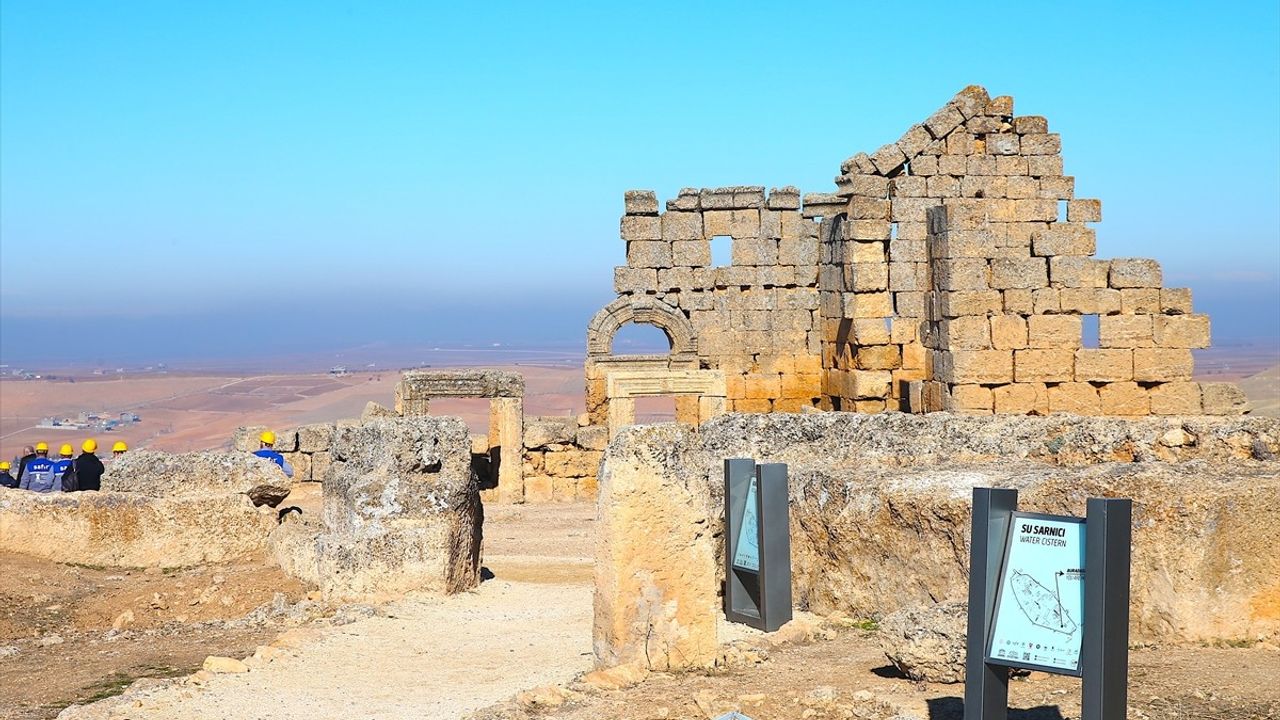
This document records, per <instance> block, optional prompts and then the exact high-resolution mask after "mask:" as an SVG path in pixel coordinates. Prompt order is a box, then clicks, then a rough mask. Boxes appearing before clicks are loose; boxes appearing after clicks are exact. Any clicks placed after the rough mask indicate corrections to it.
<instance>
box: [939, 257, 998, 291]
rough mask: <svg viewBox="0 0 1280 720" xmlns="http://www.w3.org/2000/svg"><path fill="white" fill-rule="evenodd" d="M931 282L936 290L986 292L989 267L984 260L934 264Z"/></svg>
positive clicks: (953, 260)
mask: <svg viewBox="0 0 1280 720" xmlns="http://www.w3.org/2000/svg"><path fill="white" fill-rule="evenodd" d="M933 282H934V285H935V287H936V288H937V289H938V290H987V289H988V288H990V287H991V277H990V266H989V265H988V264H987V260H986V259H984V258H954V259H952V260H948V261H946V262H939V263H935V264H934V269H933Z"/></svg>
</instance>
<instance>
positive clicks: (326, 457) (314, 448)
mask: <svg viewBox="0 0 1280 720" xmlns="http://www.w3.org/2000/svg"><path fill="white" fill-rule="evenodd" d="M358 422H360V421H359V420H343V421H340V422H337V423H315V424H312V425H303V426H301V427H298V428H293V429H289V430H278V431H276V444H275V446H274V449H275V450H276V452H278V453H280V454H281V455H283V456H284V459H285V460H286V461H288V463H289V464H290V465H292V466H293V481H294V482H324V480H325V478H326V477H328V475H329V471H330V469H331V468H332V466H333V453H332V452H331V448H332V447H333V436H334V433H335V432H337V429H338V427H339V426H342V425H354V424H356V423H358ZM267 429H268V428H267V427H266V426H262V425H249V426H244V427H239V428H236V431H235V433H234V434H233V435H232V437H231V446H232V447H233V448H235V449H236V450H242V451H244V452H253V451H255V450H257V449H258V448H259V447H261V443H260V442H259V441H258V436H259V435H261V434H262V431H264V430H267Z"/></svg>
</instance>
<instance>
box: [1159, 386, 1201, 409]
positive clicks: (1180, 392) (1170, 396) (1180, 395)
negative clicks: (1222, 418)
mask: <svg viewBox="0 0 1280 720" xmlns="http://www.w3.org/2000/svg"><path fill="white" fill-rule="evenodd" d="M1202 409H1203V408H1202V406H1201V404H1200V383H1194V382H1185V381H1175V382H1165V383H1160V384H1159V385H1156V386H1154V387H1152V388H1151V414H1152V415H1199V414H1200V413H1201V412H1202Z"/></svg>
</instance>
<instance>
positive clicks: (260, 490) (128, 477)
mask: <svg viewBox="0 0 1280 720" xmlns="http://www.w3.org/2000/svg"><path fill="white" fill-rule="evenodd" d="M292 484H293V481H292V480H290V479H289V478H288V477H287V476H285V474H284V472H283V471H281V469H280V467H279V466H278V465H276V464H275V463H273V462H271V461H270V460H266V459H264V458H260V457H257V456H255V455H252V454H250V453H246V452H236V451H233V452H223V451H204V452H190V453H177V454H174V453H166V452H160V451H158V450H134V451H132V452H128V453H125V454H124V455H123V456H121V457H119V458H117V459H115V460H114V461H112V462H111V465H110V466H109V467H108V470H107V474H106V475H103V476H102V489H103V490H104V491H109V492H131V493H139V494H141V495H146V496H148V497H190V496H197V495H234V494H243V495H247V496H248V497H249V499H250V500H252V501H253V503H254V504H255V505H269V506H271V507H275V506H276V505H279V504H280V501H281V500H284V498H285V497H286V496H288V494H289V489H290V487H291V486H292Z"/></svg>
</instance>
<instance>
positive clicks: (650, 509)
mask: <svg viewBox="0 0 1280 720" xmlns="http://www.w3.org/2000/svg"><path fill="white" fill-rule="evenodd" d="M645 431H646V432H645V433H644V434H643V436H642V439H641V438H637V441H636V442H632V443H627V442H624V443H623V444H622V445H621V446H620V447H619V449H618V451H617V452H615V453H613V454H612V456H611V459H610V461H609V462H607V463H605V466H604V471H603V473H602V474H601V475H600V490H599V501H598V502H599V504H598V508H599V510H598V513H597V520H598V522H599V531H598V532H599V536H598V537H599V542H598V544H597V549H596V563H595V571H596V576H595V581H596V589H595V625H594V635H593V637H594V643H595V656H596V665H597V667H613V666H615V665H623V664H627V663H638V664H641V665H643V666H644V667H646V668H648V669H650V670H674V669H688V668H704V667H712V666H713V665H714V664H715V659H716V655H717V650H718V646H717V642H716V621H717V617H718V614H719V601H718V599H717V595H718V592H719V582H718V581H717V579H716V566H715V544H714V540H713V538H712V536H711V528H712V522H711V520H710V518H711V516H710V515H709V514H708V513H707V510H706V505H705V498H706V486H705V484H704V483H702V482H700V480H702V479H701V478H699V477H698V476H697V475H694V474H683V473H680V472H655V471H654V470H655V469H656V468H668V467H673V466H675V465H677V464H678V463H677V462H676V458H675V457H673V456H672V455H670V454H669V451H668V448H669V447H670V446H671V445H670V441H672V440H674V439H675V438H676V437H677V436H678V435H680V434H682V433H683V431H682V430H681V429H680V428H677V427H676V426H674V425H664V426H649V427H646V428H645ZM628 432H632V430H631V429H628V430H624V431H623V433H624V435H625V434H627V433H628Z"/></svg>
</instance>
